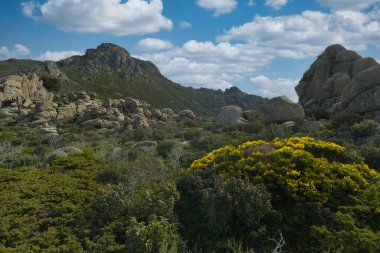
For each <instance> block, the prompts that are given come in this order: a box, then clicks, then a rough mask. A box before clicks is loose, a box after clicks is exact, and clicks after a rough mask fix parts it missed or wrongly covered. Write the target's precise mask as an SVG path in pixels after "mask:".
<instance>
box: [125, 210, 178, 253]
mask: <svg viewBox="0 0 380 253" xmlns="http://www.w3.org/2000/svg"><path fill="white" fill-rule="evenodd" d="M126 237H127V241H126V249H127V251H126V252H131V253H156V252H168V253H170V252H173V253H177V252H180V249H181V248H182V247H183V242H182V241H181V238H180V236H179V235H178V233H177V228H176V226H175V225H173V224H172V223H170V222H169V221H168V220H167V219H165V218H159V217H156V216H152V217H150V218H149V220H148V221H147V222H138V221H137V220H136V219H134V218H132V219H131V221H130V225H129V226H128V229H127V234H126Z"/></svg>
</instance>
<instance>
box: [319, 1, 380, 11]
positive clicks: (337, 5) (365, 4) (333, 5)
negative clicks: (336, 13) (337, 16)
mask: <svg viewBox="0 0 380 253" xmlns="http://www.w3.org/2000/svg"><path fill="white" fill-rule="evenodd" d="M315 1H317V2H318V3H319V4H320V5H321V6H324V7H328V8H330V9H333V10H357V11H358V10H364V9H367V8H369V7H371V6H372V5H374V4H376V3H380V0H315Z"/></svg>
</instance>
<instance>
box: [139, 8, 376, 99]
mask: <svg viewBox="0 0 380 253" xmlns="http://www.w3.org/2000/svg"><path fill="white" fill-rule="evenodd" d="M379 41H380V20H379V16H378V15H376V13H375V12H374V11H373V12H370V13H368V12H367V13H363V12H354V11H337V12H332V13H322V12H319V11H306V12H303V13H301V14H299V15H292V16H278V17H261V16H256V17H255V18H254V19H253V21H251V22H248V23H246V24H243V25H241V26H239V27H233V28H231V29H229V30H227V31H226V32H225V33H224V34H222V35H221V36H219V37H218V38H217V41H216V42H214V41H196V40H190V41H187V42H186V43H184V44H183V45H181V46H177V47H173V48H171V49H168V50H163V51H160V52H153V53H145V54H142V55H139V56H137V57H142V58H143V59H146V60H150V61H152V62H154V63H155V64H157V65H158V67H159V68H160V70H161V72H162V73H163V74H164V75H166V76H167V77H169V78H170V79H172V80H174V81H176V82H179V83H181V84H184V85H189V86H193V87H199V86H203V87H212V88H221V89H223V88H225V87H229V85H244V87H247V84H250V85H251V86H250V87H251V89H250V90H248V91H250V92H252V93H255V94H259V95H262V96H267V97H273V96H279V95H283V94H285V95H287V96H288V97H289V98H291V99H293V100H296V95H295V92H294V86H295V85H296V83H297V81H295V80H291V79H289V78H287V77H284V78H273V77H271V76H262V75H260V73H261V72H262V71H263V69H264V68H265V67H266V66H268V65H269V64H270V63H271V62H273V61H274V60H275V59H278V58H289V59H304V58H307V57H316V56H317V55H318V54H320V53H321V52H322V51H323V50H324V49H325V48H326V47H327V46H329V45H331V44H334V43H341V44H343V45H344V46H346V47H347V48H349V49H353V50H365V49H366V48H368V47H369V46H371V47H373V46H375V47H376V46H378V45H379V43H378V42H379ZM307 67H308V66H305V70H306V69H307Z"/></svg>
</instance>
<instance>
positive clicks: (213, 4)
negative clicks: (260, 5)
mask: <svg viewBox="0 0 380 253" xmlns="http://www.w3.org/2000/svg"><path fill="white" fill-rule="evenodd" d="M197 4H198V5H199V6H200V7H202V8H205V9H207V10H210V11H213V12H214V14H213V16H214V17H218V16H220V15H223V14H227V13H230V12H232V11H233V10H234V9H235V8H236V7H237V5H238V3H237V0H218V1H215V0H197Z"/></svg>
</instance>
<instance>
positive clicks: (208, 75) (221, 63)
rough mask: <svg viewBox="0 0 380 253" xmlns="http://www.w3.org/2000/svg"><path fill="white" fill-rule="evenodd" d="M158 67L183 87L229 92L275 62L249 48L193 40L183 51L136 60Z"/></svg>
mask: <svg viewBox="0 0 380 253" xmlns="http://www.w3.org/2000/svg"><path fill="white" fill-rule="evenodd" d="M136 57H138V58H143V59H146V60H150V61H152V62H154V63H155V64H157V66H158V67H159V68H160V70H161V72H162V73H163V74H164V75H165V76H167V77H168V78H170V79H172V80H173V81H176V82H179V83H181V84H183V85H187V86H193V87H208V88H214V89H225V88H228V87H231V86H232V85H236V84H239V83H241V82H244V80H245V79H246V77H247V75H248V74H252V73H254V72H256V71H257V70H259V69H261V68H262V67H264V66H266V65H267V64H269V62H270V61H271V60H272V59H273V57H272V56H271V55H267V54H266V53H265V52H264V51H262V50H260V49H259V50H257V49H255V48H252V47H250V46H248V45H245V44H231V43H229V42H221V43H213V42H210V41H206V42H199V41H195V40H190V41H188V42H186V43H184V44H183V45H182V46H181V47H175V48H172V49H170V50H166V51H162V52H159V53H151V54H143V55H138V56H136Z"/></svg>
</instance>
